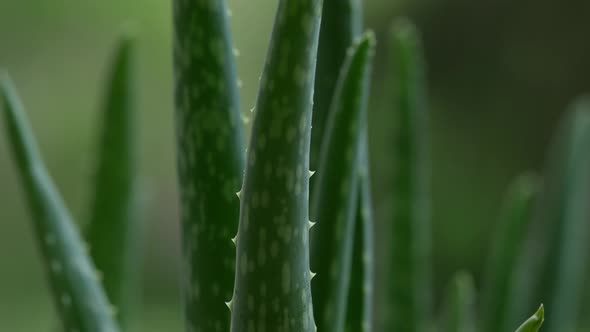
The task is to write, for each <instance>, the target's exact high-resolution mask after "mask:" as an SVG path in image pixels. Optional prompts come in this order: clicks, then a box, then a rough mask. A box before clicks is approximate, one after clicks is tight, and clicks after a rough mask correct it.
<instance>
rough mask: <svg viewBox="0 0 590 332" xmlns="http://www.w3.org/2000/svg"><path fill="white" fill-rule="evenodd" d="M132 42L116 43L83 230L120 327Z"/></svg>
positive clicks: (126, 259) (131, 208)
mask: <svg viewBox="0 0 590 332" xmlns="http://www.w3.org/2000/svg"><path fill="white" fill-rule="evenodd" d="M134 48H135V47H134V42H133V38H132V37H131V36H130V35H125V36H123V38H122V40H121V41H120V43H119V45H118V48H117V51H116V54H115V57H114V61H113V64H112V67H111V71H110V77H109V80H108V83H107V92H106V97H105V104H104V106H103V114H102V131H101V137H100V141H99V146H98V152H99V155H98V162H97V172H96V178H95V181H94V201H93V204H92V208H91V214H90V223H89V224H88V229H87V238H88V244H89V245H90V255H91V257H92V260H93V261H94V264H95V265H96V267H97V269H98V270H99V271H100V272H101V273H102V275H103V285H104V288H105V291H106V293H107V296H108V298H109V300H110V301H111V303H112V304H113V305H114V306H115V307H116V308H117V312H118V313H119V315H118V317H117V318H118V319H119V322H120V324H121V325H122V326H125V325H126V324H125V323H126V321H127V314H128V313H129V305H130V304H131V303H130V302H131V298H130V297H131V296H132V293H130V292H129V290H130V289H132V285H135V282H134V281H136V279H135V278H132V275H133V272H134V271H136V270H138V268H139V266H138V264H137V261H138V255H137V250H136V249H137V246H136V240H135V239H136V238H137V233H138V230H137V220H136V219H137V218H136V213H135V204H136V201H135V197H136V195H135V175H136V168H135V151H136V146H135V144H134V142H135V140H134V138H135V131H134V128H135V117H134V115H135V100H134V96H133V91H134V84H135V83H134V80H133V70H134V68H133V67H134V62H135V61H134Z"/></svg>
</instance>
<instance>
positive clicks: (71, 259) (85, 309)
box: [0, 75, 118, 332]
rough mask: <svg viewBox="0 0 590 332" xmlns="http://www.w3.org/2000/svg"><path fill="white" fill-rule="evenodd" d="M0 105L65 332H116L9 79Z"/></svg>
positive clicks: (0, 79) (2, 84) (1, 80)
mask: <svg viewBox="0 0 590 332" xmlns="http://www.w3.org/2000/svg"><path fill="white" fill-rule="evenodd" d="M0 99H1V100H2V108H3V109H4V112H3V113H4V120H5V126H6V134H7V137H8V143H9V144H10V146H11V148H12V152H13V155H14V161H15V163H16V166H17V169H18V171H19V173H20V177H21V182H22V184H23V188H24V191H25V194H26V196H27V200H28V203H29V207H30V211H31V217H32V219H33V220H32V221H33V226H34V229H35V232H36V236H37V240H38V245H39V249H40V252H41V254H42V255H43V261H44V263H45V268H46V271H47V275H48V279H49V283H50V285H51V288H52V291H53V294H54V298H55V304H56V306H57V309H58V313H59V316H60V318H61V320H62V325H63V329H64V331H84V332H116V331H118V327H117V325H116V323H115V321H114V317H113V310H112V307H111V306H110V304H109V302H108V300H107V297H106V295H105V293H104V290H103V288H102V286H101V285H100V281H99V280H98V278H97V273H96V270H95V268H94V266H93V264H92V262H91V260H90V258H89V256H88V255H87V253H86V249H85V245H84V242H83V241H82V239H81V237H80V234H79V233H78V230H77V229H76V227H75V225H74V221H73V220H72V217H71V216H70V213H69V211H68V210H67V208H66V207H65V205H64V203H63V201H62V199H61V196H60V195H59V193H58V192H57V189H56V188H55V185H54V184H53V182H52V180H51V178H50V176H49V174H48V173H47V170H46V168H45V165H44V164H43V161H42V159H41V156H40V154H39V152H38V151H37V145H36V142H35V140H34V138H33V134H32V132H31V129H30V128H29V125H28V122H27V119H26V115H25V111H24V109H23V107H22V105H21V103H20V100H19V99H18V97H17V95H16V92H15V91H14V88H13V86H12V83H11V81H10V79H9V78H8V76H6V75H2V76H0Z"/></svg>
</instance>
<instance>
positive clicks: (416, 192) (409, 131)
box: [386, 20, 431, 332]
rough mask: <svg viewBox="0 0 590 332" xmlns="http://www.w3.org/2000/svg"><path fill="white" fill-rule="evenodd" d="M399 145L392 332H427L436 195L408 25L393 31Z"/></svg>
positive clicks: (414, 38)
mask: <svg viewBox="0 0 590 332" xmlns="http://www.w3.org/2000/svg"><path fill="white" fill-rule="evenodd" d="M392 41H393V49H394V54H393V64H394V75H395V76H394V77H395V82H394V83H395V84H394V88H395V90H394V92H395V105H394V107H395V108H394V111H395V115H394V119H395V120H394V121H395V126H396V128H395V131H394V135H395V138H394V141H393V156H394V158H395V160H394V164H393V169H394V174H393V181H394V183H393V203H392V205H393V220H392V231H393V239H392V260H391V277H390V278H388V280H391V288H390V294H389V302H390V304H391V307H390V308H391V310H392V312H391V315H390V316H389V319H388V322H387V323H386V324H387V330H388V331H403V332H415V331H421V330H422V329H423V328H424V326H425V324H428V320H429V319H430V315H431V285H430V283H431V271H430V247H431V245H430V212H429V210H430V193H429V184H428V183H429V178H430V176H429V169H428V167H429V160H428V149H429V143H428V140H429V138H428V128H427V125H428V124H427V110H426V100H425V95H426V92H425V82H424V65H423V60H422V49H421V44H420V38H419V36H418V33H417V31H416V29H415V28H414V26H413V25H412V24H411V23H409V22H408V21H405V20H402V21H399V22H397V24H395V25H394V29H393V38H392Z"/></svg>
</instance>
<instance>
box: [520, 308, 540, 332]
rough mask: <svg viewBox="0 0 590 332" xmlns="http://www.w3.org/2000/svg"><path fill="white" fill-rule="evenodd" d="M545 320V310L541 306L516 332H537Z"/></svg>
mask: <svg viewBox="0 0 590 332" xmlns="http://www.w3.org/2000/svg"><path fill="white" fill-rule="evenodd" d="M544 320H545V308H544V307H543V305H542V304H541V306H540V307H539V309H538V310H537V312H535V314H534V315H533V316H531V318H529V319H527V320H526V322H524V323H523V324H522V325H521V326H520V327H519V328H518V329H516V332H537V331H539V329H540V328H541V325H543V321H544Z"/></svg>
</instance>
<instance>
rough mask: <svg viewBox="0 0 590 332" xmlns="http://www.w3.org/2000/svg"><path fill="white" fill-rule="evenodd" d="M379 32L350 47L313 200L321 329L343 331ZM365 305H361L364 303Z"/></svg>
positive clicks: (315, 297)
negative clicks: (372, 68)
mask: <svg viewBox="0 0 590 332" xmlns="http://www.w3.org/2000/svg"><path fill="white" fill-rule="evenodd" d="M374 44H375V41H374V36H373V35H372V34H370V33H369V34H366V35H365V36H363V37H362V38H361V39H360V40H359V41H358V42H357V43H356V44H355V45H354V46H353V47H352V48H351V49H350V51H349V56H348V58H347V60H346V62H345V64H344V66H343V70H342V72H341V75H340V79H339V84H338V87H337V89H336V94H335V96H334V100H333V102H332V110H331V111H330V118H329V120H328V127H327V131H326V132H325V137H324V145H323V148H322V154H321V159H320V164H319V168H318V178H317V182H316V184H315V185H316V186H317V187H316V190H317V191H316V192H315V197H314V200H313V204H312V219H313V220H314V221H315V222H316V223H317V226H315V228H314V229H313V230H312V232H311V236H312V242H311V244H312V246H311V249H312V251H311V267H312V270H313V271H314V272H316V273H317V277H316V278H315V279H314V282H313V283H312V290H313V304H314V313H315V317H316V320H317V324H318V329H319V330H320V331H334V332H336V331H343V329H344V325H345V316H346V309H347V297H348V290H349V287H350V274H351V264H352V252H353V243H354V231H355V221H356V216H357V215H356V212H357V211H356V210H357V205H356V204H357V200H358V192H359V190H358V189H359V177H358V174H359V161H360V155H361V154H360V149H361V140H360V139H359V137H360V135H361V131H362V129H363V128H364V126H365V124H366V103H367V96H368V87H369V80H370V68H371V63H372V57H373V53H374V50H373V49H374ZM359 309H361V307H359Z"/></svg>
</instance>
